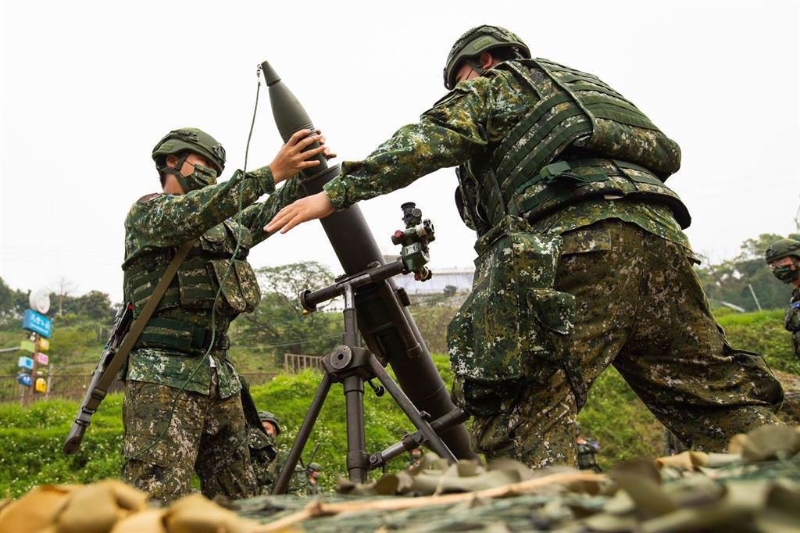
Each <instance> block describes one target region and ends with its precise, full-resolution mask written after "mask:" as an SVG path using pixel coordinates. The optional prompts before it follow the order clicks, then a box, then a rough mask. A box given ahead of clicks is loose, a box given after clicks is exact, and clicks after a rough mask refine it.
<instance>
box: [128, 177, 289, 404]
mask: <svg viewBox="0 0 800 533" xmlns="http://www.w3.org/2000/svg"><path fill="white" fill-rule="evenodd" d="M273 192H274V194H272V195H271V196H270V197H269V198H268V199H267V200H266V201H264V202H263V203H256V201H257V200H258V199H259V198H260V197H261V196H262V195H264V194H269V193H273ZM302 195H303V193H302V187H301V186H300V183H299V181H298V179H297V178H296V177H295V178H292V179H290V180H289V181H287V182H286V183H285V184H284V186H283V187H281V188H280V189H278V190H277V192H276V191H275V185H274V182H273V178H272V173H271V171H270V169H269V167H263V168H260V169H257V170H255V171H252V172H247V173H244V172H242V171H240V170H237V171H236V172H235V173H234V174H233V176H232V177H231V178H230V179H229V180H227V181H225V182H221V183H217V184H214V185H210V186H207V187H204V188H202V189H200V190H196V191H191V192H189V193H187V194H182V195H172V194H151V195H148V196H145V197H143V198H141V199H140V200H139V201H137V202H136V203H135V204H134V205H133V206H132V207H131V209H130V211H129V212H128V216H127V218H126V219H125V263H124V264H123V268H125V267H126V266H127V265H130V264H132V263H133V262H135V261H137V260H140V259H142V258H146V257H147V256H148V255H150V256H152V255H154V254H156V255H157V254H160V253H163V249H174V248H175V247H177V246H179V245H181V244H182V243H184V242H186V241H188V240H190V239H194V238H197V237H199V236H200V235H203V234H204V233H206V232H207V231H209V230H211V229H212V228H215V227H216V226H219V225H220V224H221V223H222V222H224V221H226V220H227V219H230V218H232V219H233V220H234V221H235V222H236V223H238V224H239V225H241V226H242V227H243V228H245V229H246V230H249V231H250V232H251V233H252V245H255V244H258V243H260V242H262V241H263V240H264V239H266V238H267V237H268V236H269V235H268V234H267V233H266V232H264V231H263V229H262V228H263V227H264V226H265V225H266V223H267V222H268V221H269V220H271V219H272V217H273V216H274V215H275V214H276V213H277V212H278V211H279V210H280V209H281V208H282V207H283V206H285V205H288V204H289V203H291V202H293V201H294V200H296V199H297V198H299V197H301V196H302ZM240 206H241V207H244V209H243V210H242V211H241V212H239V210H240ZM248 268H249V266H248ZM125 297H126V299H128V298H130V295H128V294H126V296H125ZM156 317H162V318H172V319H176V318H177V319H180V320H181V321H183V322H188V323H191V324H196V325H198V326H204V327H207V326H209V325H213V326H214V329H215V330H216V331H220V332H225V331H226V330H227V327H228V324H229V322H230V320H232V318H234V317H235V315H233V316H230V315H228V316H223V315H221V314H220V313H213V314H212V312H211V310H207V311H188V310H184V309H182V308H181V307H178V308H177V309H169V310H167V311H166V312H163V313H160V312H156V313H155V314H154V318H156ZM151 320H152V319H151ZM209 359H210V360H209ZM214 367H216V369H217V373H218V376H219V396H220V397H221V398H228V397H230V396H232V395H234V394H238V393H239V391H240V390H241V386H240V384H239V380H238V379H237V376H236V372H235V370H234V368H233V365H232V364H231V363H230V362H229V361H228V360H227V358H226V351H225V349H214V350H211V351H210V352H209V353H208V354H206V355H204V356H202V357H186V354H184V353H181V352H178V351H175V350H170V349H162V348H153V347H140V348H136V349H134V350H133V351H132V352H131V354H130V357H129V359H128V366H127V369H126V370H124V372H125V373H124V374H123V375H124V376H125V379H128V380H133V381H143V382H150V383H159V384H162V385H167V386H170V387H175V388H182V389H183V390H187V391H193V392H199V393H202V394H208V393H209V387H210V384H211V375H212V368H214Z"/></svg>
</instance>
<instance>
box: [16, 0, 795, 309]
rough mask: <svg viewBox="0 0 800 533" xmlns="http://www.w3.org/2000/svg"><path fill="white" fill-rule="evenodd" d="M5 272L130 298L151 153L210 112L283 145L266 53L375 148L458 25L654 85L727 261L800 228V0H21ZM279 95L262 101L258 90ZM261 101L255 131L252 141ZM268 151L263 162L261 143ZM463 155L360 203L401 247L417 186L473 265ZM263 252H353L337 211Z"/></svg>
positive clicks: (241, 147)
mask: <svg viewBox="0 0 800 533" xmlns="http://www.w3.org/2000/svg"><path fill="white" fill-rule="evenodd" d="M0 6H1V7H0V19H2V45H1V46H2V50H1V51H2V66H1V68H2V71H1V72H2V74H0V101H1V102H2V106H1V107H0V123H2V130H1V131H0V135H1V136H0V182H1V183H2V185H0V202H2V205H1V206H0V278H2V279H3V281H4V282H5V283H6V284H7V285H8V286H9V287H11V288H12V289H19V290H24V291H27V290H32V291H37V290H39V289H43V288H47V289H54V290H55V289H57V288H59V287H63V288H67V289H69V292H70V293H71V294H73V295H80V294H84V293H86V292H88V291H91V290H99V291H102V292H105V293H107V294H109V296H110V297H111V300H112V302H120V301H121V300H122V270H121V268H120V264H121V262H122V259H123V253H124V228H123V222H124V220H125V215H126V213H127V211H128V209H129V208H130V206H131V205H132V204H133V202H135V201H136V200H137V199H138V198H139V197H141V196H143V195H145V194H148V193H151V192H156V191H157V190H158V189H159V184H158V177H157V174H156V171H155V169H154V166H153V162H152V160H151V159H150V152H151V150H152V148H153V145H154V144H155V143H156V141H158V139H160V138H161V137H162V136H163V135H164V134H165V133H166V132H167V131H169V130H172V129H175V128H180V127H187V126H194V127H199V128H202V129H204V130H206V131H208V132H209V133H211V134H212V135H213V136H214V137H216V138H217V139H218V140H219V141H220V142H221V143H222V144H223V145H224V146H225V148H226V150H227V153H228V165H227V168H226V171H225V173H224V174H223V175H222V177H221V180H225V179H227V178H228V177H229V176H230V175H231V173H232V171H233V170H234V169H236V168H243V167H245V164H246V168H248V169H253V168H256V167H259V166H263V165H266V164H268V163H269V162H270V161H271V160H272V158H273V157H274V156H275V154H276V153H277V151H278V149H279V148H280V146H281V143H282V141H281V138H280V136H279V134H278V132H277V129H276V128H275V124H274V121H273V119H272V115H271V110H270V106H269V98H268V95H267V90H266V86H265V84H264V83H263V82H262V84H261V86H260V91H259V90H258V89H259V85H258V78H257V75H256V73H257V69H256V67H257V66H258V64H259V63H261V62H262V61H264V60H267V61H269V62H270V63H271V64H272V66H273V67H274V68H275V70H276V71H277V72H278V74H279V75H280V76H281V78H282V79H283V81H284V83H286V84H287V85H288V87H289V88H290V89H291V90H292V92H293V93H294V94H295V95H296V96H297V98H298V99H299V101H300V102H301V103H302V104H303V105H304V107H305V108H306V110H307V111H308V113H309V115H310V116H311V118H312V120H313V121H314V123H315V125H316V126H317V127H319V128H321V129H322V130H323V132H324V134H325V135H326V137H327V139H328V144H329V145H330V147H331V148H332V149H334V150H335V151H336V152H337V153H338V154H339V157H338V159H336V160H334V161H332V163H331V164H335V163H341V161H345V160H357V159H360V158H362V157H364V156H366V155H367V154H369V153H370V152H371V151H372V150H373V149H375V148H376V147H377V146H378V145H379V144H380V143H381V142H382V141H384V140H385V139H387V138H388V137H389V136H391V134H392V133H393V132H394V131H396V130H397V129H398V128H400V127H401V126H403V125H404V124H407V123H409V122H414V121H416V120H417V118H418V117H419V115H420V114H421V113H422V112H424V111H425V110H426V109H428V108H430V107H431V106H432V105H433V104H434V102H436V101H437V100H439V99H440V98H441V97H442V96H444V95H445V93H446V90H445V89H444V87H443V85H442V68H443V66H444V62H445V59H446V57H447V53H448V52H449V50H450V47H451V46H452V43H453V42H454V41H455V40H456V39H457V38H458V37H459V35H461V34H462V33H463V32H464V31H466V30H467V29H469V28H471V27H473V26H477V25H480V24H495V25H500V26H504V27H506V28H508V29H510V30H512V31H514V32H515V33H516V34H517V35H519V36H520V37H521V38H522V39H523V40H524V41H525V42H526V43H527V44H528V46H529V47H530V48H531V51H532V53H533V55H534V56H535V57H544V58H548V59H550V60H553V61H556V62H559V63H563V64H566V65H568V66H570V67H573V68H577V69H579V70H583V71H587V72H591V73H593V74H596V75H598V76H599V77H600V78H601V79H603V80H604V81H606V82H607V83H609V84H610V85H611V86H612V87H614V88H615V89H616V90H617V91H619V92H620V93H622V94H623V95H625V96H626V98H628V99H629V100H632V101H633V102H634V103H635V104H636V105H637V106H638V107H639V108H640V109H641V110H642V111H644V112H645V114H647V115H648V116H649V117H650V118H651V120H652V121H653V122H654V123H655V124H656V125H657V126H659V128H661V129H662V130H663V131H664V132H665V133H666V134H667V135H668V136H669V137H671V138H672V139H674V140H675V141H677V142H678V143H679V144H680V146H681V148H682V154H683V161H682V168H681V170H680V171H679V172H678V173H677V174H675V175H674V176H672V177H671V178H670V179H669V180H668V182H667V184H668V185H669V186H670V187H672V188H673V190H675V191H676V192H677V193H678V194H679V195H680V196H681V198H682V199H683V201H684V202H685V203H686V205H687V206H688V208H689V210H690V212H691V213H692V217H693V221H692V225H691V227H690V228H689V229H688V230H687V232H686V233H687V235H688V236H689V239H690V241H691V242H692V245H693V247H694V249H695V251H696V252H698V253H699V254H702V255H704V256H706V257H708V258H709V259H710V260H711V261H712V262H719V261H721V260H723V259H728V258H732V257H734V256H735V255H736V254H737V253H738V252H739V246H740V244H741V243H742V242H743V241H744V240H746V239H749V238H755V237H757V236H758V235H760V234H762V233H775V234H781V235H786V234H788V233H790V232H794V231H796V230H797V216H798V208H799V207H800V164H799V163H798V161H799V160H800V158H798V148H800V106H799V103H800V86H799V83H800V75H798V71H799V70H800V53H799V52H800V41H798V29H799V27H800V2H798V1H791V0H758V1H757V0H748V1H744V0H741V1H737V0H728V1H724V2H722V1H720V2H717V1H710V0H709V1H701V0H693V1H683V0H671V1H659V2H646V1H643V0H638V1H633V0H631V1H627V0H626V1H622V0H619V1H608V0H606V1H601V0H561V1H559V2H541V1H538V0H536V1H534V0H528V1H525V2H522V1H507V0H494V1H492V2H476V1H473V0H446V1H436V2H434V1H430V0H428V1H420V0H405V1H403V2H392V3H389V2H363V1H360V0H359V1H353V2H350V1H338V2H335V1H327V2H323V1H317V0H306V1H305V2H302V3H299V2H285V3H281V2H275V1H271V2H252V1H247V2H244V1H237V0H227V1H226V2H209V1H205V0H194V1H191V2H190V1H182V0H179V1H169V2H167V1H165V0H160V1H153V0H140V1H138V2H127V3H120V2H107V1H103V2H101V1H78V2H63V1H54V0H48V1H43V0H24V1H23V0H11V1H7V2H2V4H0ZM257 95H259V96H258V107H257V113H256V114H255V119H254V118H253V117H254V108H255V106H256V97H257ZM251 122H252V123H253V124H254V128H253V132H252V138H251V142H250V146H249V150H248V149H247V140H248V136H249V135H250V127H251ZM245 159H246V161H245ZM455 187H456V178H455V174H454V171H453V170H452V169H444V170H440V171H437V172H435V173H433V174H430V175H428V176H425V177H422V178H421V179H419V180H417V181H416V182H415V183H414V184H412V185H410V186H409V187H407V188H405V189H402V190H400V191H396V192H394V193H391V194H388V195H385V196H383V197H379V198H375V199H372V200H369V201H366V202H362V203H361V204H359V206H360V209H361V211H362V213H363V214H364V217H365V218H366V220H367V222H368V223H369V225H370V228H371V230H372V233H373V235H374V237H375V240H376V242H377V243H378V246H379V247H380V249H381V251H382V252H384V253H387V254H390V253H397V252H398V251H399V249H398V248H397V247H396V246H394V245H392V243H391V240H390V236H391V234H392V233H393V232H394V230H396V229H398V228H401V227H402V220H401V215H402V213H401V210H400V205H401V204H402V203H404V202H407V201H414V202H416V203H417V205H418V206H419V207H420V208H421V209H422V212H423V215H424V217H425V218H429V219H430V220H431V221H432V222H433V224H434V226H435V228H436V240H435V242H433V243H431V247H430V252H431V262H430V264H429V266H430V267H431V270H433V272H434V275H435V272H436V269H437V268H441V269H444V268H470V267H471V266H472V261H473V260H474V258H475V253H474V251H473V248H472V246H473V244H474V233H473V232H471V231H470V230H469V229H468V228H466V227H465V226H464V225H463V224H462V223H461V220H460V219H459V217H458V213H457V211H456V209H455V207H454V203H453V191H454V189H455ZM250 260H251V263H252V264H253V266H254V267H255V268H258V267H263V266H277V265H283V264H288V263H294V262H300V261H309V260H313V261H319V262H320V263H323V264H325V265H327V266H328V267H329V268H330V269H331V270H332V272H333V273H334V274H337V275H338V274H340V273H341V272H342V269H341V266H340V265H339V263H338V260H337V259H336V255H335V253H334V252H333V250H332V248H331V246H330V244H329V242H328V240H327V238H326V237H325V234H324V232H323V230H322V227H321V226H320V224H319V223H318V222H312V223H308V224H304V225H302V226H300V227H298V228H296V229H294V230H292V231H291V232H290V233H288V234H286V235H276V236H274V237H271V238H270V239H267V240H266V241H265V242H264V243H263V244H261V245H260V246H258V247H256V248H255V249H254V250H253V251H252V253H251V254H250Z"/></svg>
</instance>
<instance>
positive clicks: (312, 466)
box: [308, 463, 322, 472]
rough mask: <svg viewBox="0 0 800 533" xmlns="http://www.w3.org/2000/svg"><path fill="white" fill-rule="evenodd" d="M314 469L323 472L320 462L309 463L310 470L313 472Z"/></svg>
mask: <svg viewBox="0 0 800 533" xmlns="http://www.w3.org/2000/svg"><path fill="white" fill-rule="evenodd" d="M312 470H313V471H316V472H322V465H321V464H319V463H311V464H310V465H308V471H309V472H311V471H312Z"/></svg>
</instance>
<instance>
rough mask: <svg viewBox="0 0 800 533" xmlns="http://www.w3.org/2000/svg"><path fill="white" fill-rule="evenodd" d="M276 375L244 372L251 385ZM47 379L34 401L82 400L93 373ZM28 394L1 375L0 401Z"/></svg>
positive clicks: (117, 385) (116, 387)
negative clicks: (44, 387)
mask: <svg viewBox="0 0 800 533" xmlns="http://www.w3.org/2000/svg"><path fill="white" fill-rule="evenodd" d="M275 375H276V373H275V372H263V373H256V374H242V376H244V378H245V379H246V380H247V382H248V383H249V384H250V385H251V386H252V385H263V384H264V383H267V382H268V381H270V380H272V378H274V377H275ZM47 380H48V386H47V392H46V393H45V394H38V393H34V394H33V395H32V397H31V399H32V401H39V400H44V399H59V400H72V401H81V400H83V397H84V396H85V395H86V387H87V386H88V385H89V381H90V380H91V374H69V375H68V374H64V375H59V374H53V375H50V376H49V377H48V378H47ZM122 388H123V385H122V382H120V381H119V380H114V381H113V383H111V387H109V393H112V392H121V391H122ZM28 394H29V391H28V387H24V386H22V385H20V384H19V383H17V378H16V376H0V403H9V402H19V403H20V404H25V403H27V398H28Z"/></svg>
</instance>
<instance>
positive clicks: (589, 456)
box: [575, 422, 602, 472]
mask: <svg viewBox="0 0 800 533" xmlns="http://www.w3.org/2000/svg"><path fill="white" fill-rule="evenodd" d="M575 430H576V432H577V438H576V439H575V454H576V455H577V458H578V468H579V469H580V470H594V471H595V472H602V469H601V468H600V465H599V464H597V454H598V453H599V452H600V446H599V445H598V444H597V441H596V440H586V439H585V438H584V437H583V435H581V425H580V424H579V423H578V422H576V423H575Z"/></svg>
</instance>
